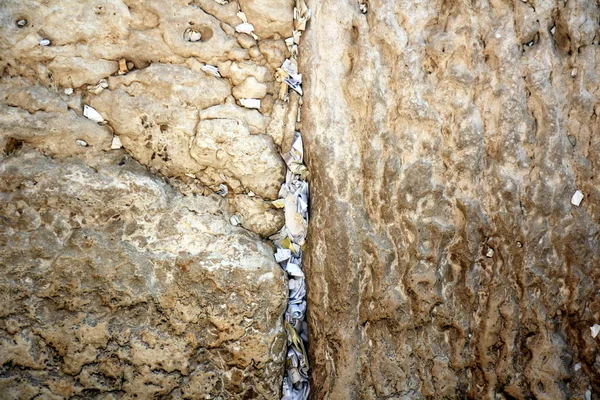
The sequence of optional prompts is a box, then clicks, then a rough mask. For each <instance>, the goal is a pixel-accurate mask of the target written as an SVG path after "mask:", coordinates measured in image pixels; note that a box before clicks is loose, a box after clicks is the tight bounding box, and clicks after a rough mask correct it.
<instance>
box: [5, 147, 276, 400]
mask: <svg viewBox="0 0 600 400" xmlns="http://www.w3.org/2000/svg"><path fill="white" fill-rule="evenodd" d="M95 161H96V163H95V165H94V166H93V168H92V167H89V166H86V165H85V164H83V163H82V162H81V161H78V160H76V159H70V160H69V159H68V160H63V161H56V160H52V159H50V158H47V157H44V156H42V155H40V154H39V153H37V152H35V151H33V150H18V151H16V152H14V153H13V154H12V155H11V156H9V157H6V158H4V159H3V160H2V161H1V162H0V293H2V295H1V296H0V371H1V377H0V393H1V394H0V398H6V399H9V398H10V399H17V398H32V397H35V396H36V395H38V396H41V397H42V398H70V397H72V396H80V397H82V398H141V399H151V398H156V397H157V396H159V397H161V398H172V399H177V398H191V399H193V398H268V399H275V398H277V397H278V395H279V393H280V390H281V387H280V385H281V376H282V374H283V363H284V358H285V351H284V350H285V347H286V336H285V331H284V329H283V327H282V315H283V312H284V311H285V306H286V298H287V285H286V279H285V277H284V273H283V272H282V270H281V268H280V267H279V266H278V265H277V264H276V263H275V261H274V259H273V248H272V246H271V245H269V244H267V243H266V242H264V241H262V240H261V239H260V238H259V237H258V236H257V235H255V234H253V233H249V232H247V231H245V230H244V229H242V228H237V227H233V226H232V225H231V224H230V223H229V220H228V218H229V216H230V214H228V212H227V206H226V204H225V202H224V200H222V199H221V198H219V197H218V196H216V195H213V196H211V197H203V196H187V197H184V196H182V195H180V194H179V193H176V192H175V191H174V190H173V189H172V188H170V187H169V186H168V185H166V184H165V183H164V182H163V181H161V180H160V179H159V178H156V177H153V176H151V175H150V174H148V173H147V172H146V170H145V169H144V168H143V167H141V166H140V165H139V164H137V163H136V162H135V161H127V157H125V158H124V154H123V153H122V152H112V153H110V155H107V156H105V157H104V158H100V157H97V158H96V159H95ZM107 395H108V396H114V397H103V396H107Z"/></svg>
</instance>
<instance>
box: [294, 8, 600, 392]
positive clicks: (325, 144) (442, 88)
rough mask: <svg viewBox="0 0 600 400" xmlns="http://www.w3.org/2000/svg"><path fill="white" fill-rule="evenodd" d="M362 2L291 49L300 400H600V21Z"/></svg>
mask: <svg viewBox="0 0 600 400" xmlns="http://www.w3.org/2000/svg"><path fill="white" fill-rule="evenodd" d="M364 3H367V6H368V11H367V13H366V14H363V13H361V11H360V8H359V2H357V1H342V2H336V3H335V4H334V3H332V2H321V1H316V0H315V1H310V2H309V7H310V8H311V9H312V10H313V18H312V20H311V26H310V29H308V30H307V32H306V34H305V35H304V36H303V39H302V45H301V54H302V55H303V57H302V58H301V61H302V62H301V64H302V65H301V66H300V69H301V70H302V71H303V72H304V74H305V76H304V78H305V79H304V90H305V96H304V107H303V110H302V114H303V115H302V117H303V130H302V132H303V135H304V137H305V143H306V154H307V158H308V167H309V170H310V171H311V177H312V181H311V192H312V196H311V197H312V207H311V225H310V227H309V230H310V231H309V235H308V237H309V244H308V248H307V250H306V254H307V264H306V272H307V287H308V304H309V315H308V317H309V325H310V335H309V336H310V353H311V368H312V371H313V375H312V381H313V384H312V390H313V392H312V396H313V398H314V399H425V398H430V399H442V398H470V399H530V398H538V399H584V398H586V392H587V395H589V396H593V397H591V398H596V397H597V396H598V393H600V374H599V371H600V355H599V354H598V350H599V340H600V336H599V337H597V338H596V339H594V338H593V337H592V335H591V333H590V327H591V326H592V325H594V324H595V323H600V297H599V296H598V294H599V293H600V292H599V290H600V269H599V268H598V266H599V265H600V243H599V236H598V232H599V230H600V220H599V218H600V187H599V186H598V184H597V179H598V176H597V175H598V168H599V165H600V164H599V163H600V159H599V158H598V157H599V155H600V125H599V124H598V111H599V107H600V103H599V95H600V92H599V89H600V82H599V76H600V63H599V62H598V60H599V59H600V47H599V46H598V40H599V39H600V36H599V35H598V19H599V17H600V13H599V10H598V5H597V4H596V2H587V1H569V2H566V3H565V2H560V1H550V2H547V1H545V2H540V1H529V2H523V1H514V2H503V1H490V2H487V1H484V2H468V3H466V2H427V1H426V2H407V1H396V2H394V1H372V0H371V1H368V2H364ZM577 189H579V190H581V191H582V192H583V193H584V196H585V197H584V199H583V202H582V203H581V205H580V206H579V207H576V206H574V205H572V204H571V202H570V200H571V196H572V195H573V194H574V193H575V191H576V190H577ZM579 367H580V368H579Z"/></svg>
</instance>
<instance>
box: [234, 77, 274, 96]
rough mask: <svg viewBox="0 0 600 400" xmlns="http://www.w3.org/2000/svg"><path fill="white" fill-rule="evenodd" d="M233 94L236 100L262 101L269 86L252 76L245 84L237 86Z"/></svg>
mask: <svg viewBox="0 0 600 400" xmlns="http://www.w3.org/2000/svg"><path fill="white" fill-rule="evenodd" d="M232 94H233V96H234V97H235V98H236V99H260V98H263V97H265V96H266V95H267V85H265V84H264V83H260V82H258V81H257V80H256V78H255V77H253V76H250V77H248V78H246V80H245V81H244V82H242V83H241V84H239V85H238V86H235V87H234V88H233V90H232Z"/></svg>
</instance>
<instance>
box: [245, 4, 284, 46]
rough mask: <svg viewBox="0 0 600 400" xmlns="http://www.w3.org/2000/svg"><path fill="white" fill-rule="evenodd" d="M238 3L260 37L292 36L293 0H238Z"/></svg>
mask: <svg viewBox="0 0 600 400" xmlns="http://www.w3.org/2000/svg"><path fill="white" fill-rule="evenodd" d="M239 3H240V7H241V9H242V11H243V12H244V13H245V14H246V17H248V22H249V23H251V24H252V25H254V30H255V32H256V34H257V35H258V36H259V37H260V38H261V39H269V38H272V37H273V36H276V35H279V37H282V38H286V37H290V36H292V29H293V24H292V21H293V17H294V1H293V0H240V1H239Z"/></svg>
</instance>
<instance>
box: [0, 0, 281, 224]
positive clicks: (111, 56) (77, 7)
mask: <svg viewBox="0 0 600 400" xmlns="http://www.w3.org/2000/svg"><path fill="white" fill-rule="evenodd" d="M71 3H72V2H70V1H67V0H61V1H59V2H55V3H53V4H47V3H46V2H42V1H27V2H17V1H14V0H9V1H6V2H3V3H2V4H1V5H0V20H2V22H3V23H2V25H1V26H0V50H1V51H2V57H0V71H1V72H3V73H4V74H5V76H6V77H5V78H3V79H2V81H0V85H2V86H3V88H5V89H6V92H4V93H6V95H5V96H4V99H2V100H3V101H2V102H1V103H0V108H2V109H3V110H4V111H5V112H4V113H3V115H2V116H0V129H2V139H1V140H2V142H3V143H8V142H9V141H11V140H18V141H25V142H26V143H28V144H31V145H33V146H34V147H36V148H38V149H42V150H43V151H44V153H45V154H49V155H53V156H58V157H64V156H68V155H70V154H80V155H81V154H87V153H89V152H90V151H89V150H90V149H87V148H82V147H81V146H80V145H78V144H77V142H76V141H77V140H78V139H79V140H82V141H83V142H85V143H87V144H88V145H89V146H91V147H94V148H95V150H100V149H104V150H107V149H108V148H109V147H110V142H111V140H112V133H114V134H115V135H117V136H118V137H119V139H120V140H121V142H122V144H123V146H124V148H125V149H126V150H127V151H128V152H129V153H130V154H131V155H132V156H133V157H134V158H135V159H136V160H138V161H139V162H141V163H142V164H144V165H146V166H148V167H149V168H150V169H151V171H153V172H156V173H159V174H161V175H163V176H165V177H167V178H170V179H171V180H172V183H174V184H176V185H178V187H180V188H182V190H184V189H183V186H185V188H186V189H185V190H186V192H190V193H205V192H206V193H208V192H210V191H212V192H215V191H218V190H219V189H220V187H221V185H227V186H228V188H229V191H230V193H231V194H230V196H237V195H240V194H245V193H246V192H248V191H254V192H255V193H256V194H257V195H259V196H265V197H267V198H268V199H273V198H275V197H276V194H277V190H278V187H279V185H280V183H281V180H282V178H283V176H284V172H285V171H284V164H283V162H282V161H281V160H280V156H279V149H278V147H277V146H275V145H274V144H273V142H272V141H271V140H270V139H269V136H268V135H267V132H266V129H267V126H268V124H269V123H270V120H271V117H270V112H271V109H272V105H273V103H274V99H273V97H272V95H273V94H276V93H278V92H279V90H278V85H280V84H281V83H276V82H275V79H274V71H275V69H276V68H277V67H279V66H280V65H281V60H280V58H277V57H276V56H273V55H272V54H271V53H272V51H271V50H268V49H271V48H278V49H281V51H280V52H279V53H278V54H279V56H283V57H287V56H288V55H289V54H287V48H286V46H285V44H284V42H283V40H282V39H269V40H268V42H269V43H268V44H267V45H266V47H264V48H265V49H267V50H265V54H266V58H265V56H264V55H263V54H262V53H261V50H259V48H258V43H256V41H254V39H252V38H250V39H251V40H252V43H245V42H244V40H243V38H242V37H241V36H240V34H238V33H236V32H235V30H234V28H233V26H235V25H237V24H239V23H241V22H242V21H241V19H240V18H239V17H238V16H237V11H238V5H237V4H235V3H234V2H232V3H231V4H227V5H219V4H217V3H215V2H214V1H213V0H210V1H199V2H197V3H195V2H187V1H183V0H178V1H172V2H166V3H165V2H163V1H154V0H153V1H138V0H135V1H133V0H129V1H127V2H126V3H122V2H120V1H109V2H106V3H102V4H98V5H88V4H83V3H81V4H79V3H77V4H71ZM288 6H289V4H287V3H286V4H285V5H283V6H282V7H283V8H285V9H286V10H287V8H289V7H288ZM275 14H277V13H275ZM22 19H25V20H26V21H27V23H26V25H25V26H24V27H19V26H18V25H17V21H19V20H22ZM66 21H68V26H69V29H66V31H67V32H62V31H65V29H64V26H65V23H66ZM288 22H289V24H290V25H291V16H290V20H289V21H288ZM186 29H194V30H195V31H197V32H199V33H200V34H201V39H200V40H198V41H196V42H190V41H187V40H185V38H184V32H185V31H186ZM43 38H46V39H49V40H50V45H49V46H40V45H39V41H40V40H41V39H43ZM242 45H244V46H245V47H248V46H250V47H251V48H254V51H253V52H251V53H252V54H253V55H251V54H250V52H249V49H247V48H245V47H243V46H242ZM119 62H122V63H123V62H124V63H125V65H126V66H127V71H120V68H119ZM205 64H209V65H214V66H218V67H219V69H220V71H221V75H222V77H221V78H217V77H214V76H212V75H211V74H209V73H207V72H204V71H203V70H202V67H204V66H205ZM130 69H133V70H130ZM129 70H130V71H129ZM118 72H119V73H120V74H123V73H125V74H124V75H119V73H118ZM101 79H106V81H107V82H108V87H106V88H104V89H103V88H102V87H99V89H98V90H88V89H87V88H88V86H89V87H94V85H96V84H97V83H98V82H99V81H100V80H101ZM96 87H97V88H98V86H96ZM65 89H66V90H67V91H71V92H72V93H71V94H70V95H65V94H64V93H65V92H64V90H65ZM232 89H233V92H232ZM20 90H25V91H27V92H28V93H34V92H35V94H30V95H29V98H26V97H24V95H21V94H19V93H18V92H19V91H20ZM9 92H10V93H12V94H11V96H12V97H11V98H10V99H9V98H8V97H7V96H8V94H9ZM15 93H16V94H15ZM234 95H235V96H237V97H238V98H239V97H242V96H245V97H259V98H263V101H262V106H261V109H260V113H259V112H258V111H255V110H248V109H245V108H243V107H239V106H236V105H235V97H234ZM32 97H35V98H36V99H33V98H32ZM30 100H34V101H33V103H32V104H29V101H30ZM40 101H41V102H42V103H44V104H41V103H40ZM84 104H87V105H91V106H92V107H94V108H95V109H96V110H98V112H100V114H101V115H102V116H103V117H104V119H105V121H106V126H98V125H97V124H95V123H93V122H91V121H88V120H85V119H83V118H80V117H78V116H81V110H82V107H83V105H84ZM57 107H58V109H57ZM25 110H27V112H29V113H33V115H28V113H27V112H26V111H25ZM59 117H60V118H59ZM277 118H280V116H279V115H277ZM201 119H229V120H234V121H239V122H240V123H242V124H244V125H246V127H243V128H241V129H242V130H244V131H245V129H246V128H247V129H248V130H249V131H250V133H252V134H253V135H257V137H253V136H252V137H251V136H248V137H247V141H248V142H249V146H248V148H249V149H252V154H246V153H245V152H240V151H237V152H235V153H234V154H231V156H230V157H228V158H227V163H224V162H220V161H218V160H212V161H211V162H206V163H202V162H198V160H197V158H194V157H192V155H191V152H192V151H193V150H192V148H193V147H194V143H202V140H196V134H197V133H196V132H197V129H196V128H197V126H198V124H199V122H200V120H201ZM229 126H233V125H229ZM221 127H224V126H223V125H222V126H221ZM235 132H237V130H236V131H235ZM235 132H234V131H231V132H218V133H216V136H219V137H222V136H227V137H230V138H233V135H234V134H235ZM213 139H215V138H213ZM245 140H246V139H245ZM79 143H82V142H79ZM0 144H1V143H0ZM212 145H213V149H212V150H214V151H221V152H223V151H225V152H228V151H229V150H230V149H231V146H232V143H231V142H230V141H228V142H227V144H226V145H225V146H221V144H220V143H219V142H218V139H215V140H213V144H212ZM235 146H237V148H238V149H241V148H242V147H244V146H245V144H244V143H243V142H239V141H238V143H236V144H235ZM261 146H262V147H261ZM197 152H198V149H196V153H197ZM259 153H260V157H258V156H257V155H258V154H259ZM238 157H239V158H238ZM232 160H233V162H232V165H233V167H232V168H230V165H229V164H228V163H229V161H232ZM190 177H193V178H190ZM180 181H181V182H183V183H182V184H178V183H177V182H180ZM248 182H251V185H252V186H250V187H246V186H245V185H246V184H247V183H248ZM232 204H244V202H235V201H234V202H232ZM265 204H266V203H265ZM248 205H249V204H248ZM249 206H250V205H249ZM258 210H259V208H252V209H248V210H238V211H239V212H240V213H244V214H256V213H257V212H258ZM273 212H275V210H273V209H270V210H269V211H268V213H271V214H272V213H273ZM268 220H269V221H271V222H270V224H271V225H269V226H268V227H263V228H264V229H263V228H261V233H264V231H265V229H266V230H268V231H272V230H277V229H279V228H280V227H281V225H279V226H277V225H274V224H275V223H276V221H277V219H273V218H269V219H268ZM252 226H256V225H255V224H252Z"/></svg>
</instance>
